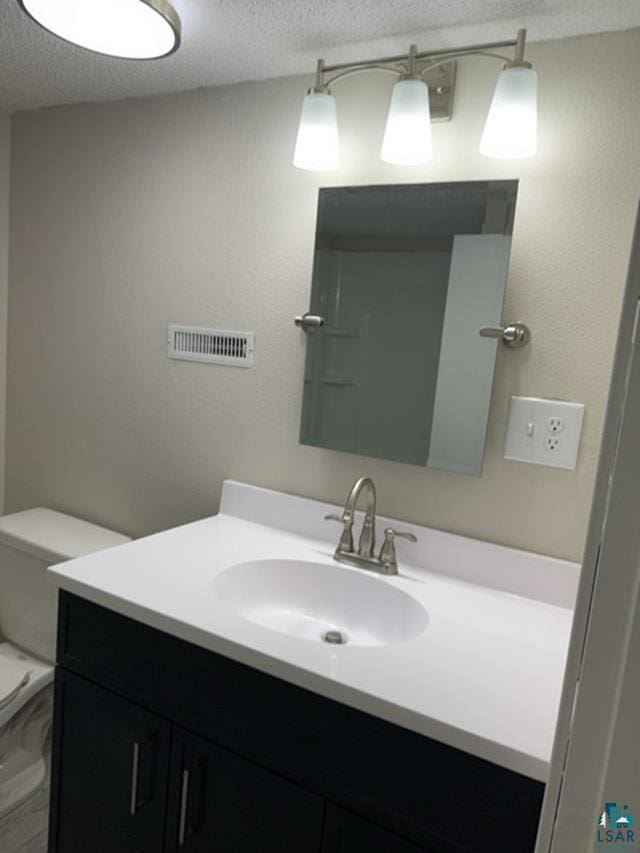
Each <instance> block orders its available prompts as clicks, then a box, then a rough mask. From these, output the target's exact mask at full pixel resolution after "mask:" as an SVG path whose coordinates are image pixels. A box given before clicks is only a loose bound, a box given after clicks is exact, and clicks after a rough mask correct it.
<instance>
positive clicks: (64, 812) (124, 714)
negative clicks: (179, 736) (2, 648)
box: [50, 670, 170, 853]
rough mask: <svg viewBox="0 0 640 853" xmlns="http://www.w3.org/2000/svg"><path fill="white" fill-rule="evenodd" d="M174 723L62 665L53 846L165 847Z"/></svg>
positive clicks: (148, 852)
mask: <svg viewBox="0 0 640 853" xmlns="http://www.w3.org/2000/svg"><path fill="white" fill-rule="evenodd" d="M169 756H170V726H169V724H168V723H167V722H165V721H164V720H162V719H160V718H159V717H156V716H155V715H154V714H152V713H150V712H149V711H146V710H144V709H143V708H140V707H139V706H138V705H134V704H133V703H131V702H127V701H126V700H124V699H121V698H120V697H118V696H116V695H115V694H113V693H110V692H109V691H107V690H103V689H101V688H99V687H96V686H95V685H93V684H90V683H89V682H86V681H84V680H83V679H81V678H77V677H76V676H72V675H70V674H68V673H66V672H63V671H60V670H59V671H58V673H57V676H56V709H55V722H54V756H53V775H52V803H51V809H52V814H51V834H50V849H51V850H52V851H53V853H79V851H87V853H88V851H91V853H115V851H117V853H162V850H163V845H164V827H165V811H166V805H167V787H168V771H169Z"/></svg>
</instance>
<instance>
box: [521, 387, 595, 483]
mask: <svg viewBox="0 0 640 853" xmlns="http://www.w3.org/2000/svg"><path fill="white" fill-rule="evenodd" d="M550 418H561V419H562V424H563V426H562V428H561V429H560V430H559V431H558V430H557V429H556V430H555V431H554V429H553V428H552V424H551V422H550ZM583 418H584V404H583V403H568V402H566V401H564V400H543V399H541V398H540V397H512V398H511V401H510V403H509V418H508V422H507V432H506V436H505V445H504V458H505V459H512V460H514V461H516V462H531V463H533V464H534V465H549V466H550V467H552V468H567V469H569V470H574V469H575V467H576V461H577V459H578V448H579V447H580V437H581V435H582V421H583ZM549 438H552V439H554V441H551V442H548V441H547V439H549ZM549 444H551V445H553V448H554V449H549Z"/></svg>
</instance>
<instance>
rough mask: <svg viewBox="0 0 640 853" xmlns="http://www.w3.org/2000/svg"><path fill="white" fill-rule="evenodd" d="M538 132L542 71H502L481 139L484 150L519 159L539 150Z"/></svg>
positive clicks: (526, 69) (499, 157)
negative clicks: (538, 73)
mask: <svg viewBox="0 0 640 853" xmlns="http://www.w3.org/2000/svg"><path fill="white" fill-rule="evenodd" d="M537 136H538V75H537V74H536V72H535V71H534V70H533V69H532V68H518V67H515V68H505V69H504V70H503V71H501V72H500V76H499V77H498V82H497V83H496V89H495V92H494V93H493V100H492V101H491V107H490V109H489V115H488V116H487V121H486V124H485V126H484V132H483V134H482V139H481V140H480V153H481V154H484V155H485V156H486V157H495V158H497V159H500V160H517V159H520V158H522V157H531V155H533V154H535V153H536V146H537Z"/></svg>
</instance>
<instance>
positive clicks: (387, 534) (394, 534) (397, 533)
mask: <svg viewBox="0 0 640 853" xmlns="http://www.w3.org/2000/svg"><path fill="white" fill-rule="evenodd" d="M398 537H400V538H401V539H408V540H409V542H417V541H418V540H417V538H416V537H415V536H414V535H413V533H409V531H408V530H394V528H393V527H387V528H386V529H385V531H384V538H385V541H387V540H390V541H391V542H393V540H394V539H396V538H398Z"/></svg>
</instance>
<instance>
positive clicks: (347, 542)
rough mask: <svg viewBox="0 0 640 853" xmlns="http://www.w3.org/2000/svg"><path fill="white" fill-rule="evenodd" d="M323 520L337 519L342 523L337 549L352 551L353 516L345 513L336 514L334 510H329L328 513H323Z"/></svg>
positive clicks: (345, 551)
mask: <svg viewBox="0 0 640 853" xmlns="http://www.w3.org/2000/svg"><path fill="white" fill-rule="evenodd" d="M324 520H325V521H339V522H340V524H343V525H344V528H343V530H342V535H341V536H340V542H339V543H338V548H337V550H338V551H342V552H343V553H349V554H350V553H351V552H352V551H353V518H351V516H349V515H347V514H346V513H345V514H344V515H338V514H337V513H335V512H330V513H329V515H325V517H324Z"/></svg>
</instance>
